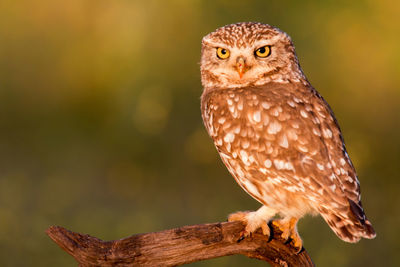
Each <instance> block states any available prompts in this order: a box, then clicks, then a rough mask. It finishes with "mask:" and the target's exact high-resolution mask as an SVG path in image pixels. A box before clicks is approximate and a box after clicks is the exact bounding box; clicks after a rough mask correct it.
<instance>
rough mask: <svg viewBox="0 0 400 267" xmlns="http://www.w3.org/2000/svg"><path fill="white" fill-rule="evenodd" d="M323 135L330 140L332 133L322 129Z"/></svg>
mask: <svg viewBox="0 0 400 267" xmlns="http://www.w3.org/2000/svg"><path fill="white" fill-rule="evenodd" d="M323 134H324V137H325V138H331V137H332V131H331V130H329V129H327V128H325V129H323Z"/></svg>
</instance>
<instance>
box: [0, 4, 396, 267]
mask: <svg viewBox="0 0 400 267" xmlns="http://www.w3.org/2000/svg"><path fill="white" fill-rule="evenodd" d="M399 3H400V2H399V1H389V0H384V1H378V0H375V1H372V0H370V1H344V0H341V1H308V0H306V1H294V0H293V1H277V0H276V1H265V0H264V1H263V0H259V1H228V0H220V1H200V0H180V1H178V0H169V1H161V0H160V1H155V0H152V1H128V0H125V1H122V0H114V1H105V0H96V1H93V0H92V1H88V0H68V1H59V0H58V1H57V0H40V1H33V0H31V1H29V0H19V1H15V0H3V1H1V2H0V265H2V266H71V265H73V264H74V261H73V259H72V258H71V257H70V256H69V255H67V254H66V253H64V252H63V251H61V249H59V248H58V247H57V246H56V245H55V244H54V243H53V242H52V241H50V239H49V238H48V237H47V236H46V235H45V233H44V231H45V230H46V228H47V227H48V226H50V225H62V226H64V227H66V228H68V229H71V230H73V231H77V232H82V233H88V234H91V235H94V236H97V237H99V238H102V239H105V240H111V239H118V238H122V237H126V236H129V235H131V234H134V233H141V232H151V231H159V230H163V229H168V228H173V227H179V226H183V225H190V224H197V223H206V222H216V221H224V220H226V217H227V215H228V214H229V213H231V212H234V211H237V210H249V209H257V208H258V207H259V204H258V203H257V202H256V201H255V200H253V199H252V198H251V197H250V196H248V195H247V194H246V193H245V192H244V191H243V190H242V189H240V188H239V186H238V185H237V184H236V183H235V182H234V180H233V178H232V177H231V176H230V175H229V173H228V171H227V170H226V168H225V167H224V166H223V164H222V163H221V161H220V159H219V157H218V155H217V152H216V151H215V149H214V147H213V145H212V142H211V140H210V139H209V138H208V136H207V134H206V132H205V130H204V128H203V125H202V121H201V116H200V107H199V105H200V104H199V102H200V100H199V99H200V95H201V91H202V88H201V84H200V73H199V60H200V47H201V44H200V42H201V38H202V37H203V36H204V35H206V34H207V33H209V32H211V31H213V30H214V29H216V28H217V27H220V26H223V25H226V24H230V23H234V22H240V21H259V22H263V23H268V24H271V25H274V26H277V27H279V28H280V29H282V30H283V31H285V32H287V33H288V34H289V35H291V36H292V39H293V41H294V44H295V46H296V49H297V54H298V57H299V60H300V63H301V65H302V67H303V70H304V72H305V74H306V75H307V77H308V79H309V80H310V81H311V83H312V84H313V86H314V87H315V88H316V89H317V90H318V91H319V92H320V93H321V94H322V95H323V96H324V97H325V98H326V100H327V101H328V102H329V103H330V105H331V107H332V108H333V110H334V112H335V114H336V116H337V118H338V121H339V123H340V125H341V128H342V130H343V133H344V137H345V141H346V143H347V148H348V151H349V154H350V156H351V158H352V160H353V162H354V165H355V166H356V169H357V171H358V174H359V179H360V181H361V189H362V193H363V194H362V200H363V204H364V207H365V209H366V212H367V216H368V217H369V219H370V220H371V222H372V223H373V225H374V227H375V229H376V231H377V238H376V239H374V240H362V241H361V242H360V243H358V244H347V243H344V242H343V241H341V240H339V239H338V238H337V237H336V236H335V235H334V233H333V232H332V231H331V230H330V229H329V227H328V226H327V224H326V223H325V222H324V221H323V220H322V219H321V218H320V217H315V218H312V217H306V218H304V219H303V220H301V221H300V225H299V228H300V233H301V236H302V237H303V240H304V245H305V247H306V249H307V250H308V251H309V253H310V255H311V257H312V258H313V260H314V261H315V263H316V265H317V266H400V257H399V252H398V251H399V249H400V245H399V244H400V242H399V241H400V233H399V225H400V212H399V211H400V210H399V206H400V192H399V191H400V190H399V188H400V182H399V181H400V177H399V170H400V167H399V166H400V120H399V117H400V105H399V100H400V97H399V96H400V86H399V84H400V75H399V74H400V52H399V50H400V49H399V48H400V44H399V40H400V23H399V21H400V18H399V16H400V15H399V14H400V4H399ZM192 266H265V264H264V263H262V262H259V261H256V260H250V259H247V258H245V257H242V256H232V257H225V258H221V259H216V260H210V261H204V262H200V263H196V264H193V265H192Z"/></svg>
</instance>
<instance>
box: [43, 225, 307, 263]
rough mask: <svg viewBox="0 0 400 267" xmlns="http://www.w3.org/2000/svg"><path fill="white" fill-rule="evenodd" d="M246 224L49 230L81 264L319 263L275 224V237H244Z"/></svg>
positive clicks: (53, 228) (257, 233) (257, 235)
mask: <svg viewBox="0 0 400 267" xmlns="http://www.w3.org/2000/svg"><path fill="white" fill-rule="evenodd" d="M243 229H244V226H243V225H242V224H241V223H240V222H223V223H212V224H199V225H192V226H184V227H180V228H176V229H170V230H165V231H161V232H156V233H146V234H137V235H133V236H131V237H127V238H124V239H120V240H115V241H102V240H100V239H98V238H96V237H92V236H89V235H83V234H79V233H74V232H71V231H69V230H66V229H65V228H63V227H59V226H52V227H50V228H48V229H47V231H46V232H47V234H48V236H49V237H50V238H51V239H53V241H54V242H56V243H57V244H58V245H59V246H60V247H61V248H62V249H63V250H65V251H66V252H67V253H69V254H70V255H72V256H73V257H74V258H75V260H76V261H77V262H78V263H79V266H81V267H87V266H177V265H182V264H186V263H191V262H195V261H200V260H206V259H212V258H217V257H222V256H227V255H233V254H242V255H245V256H247V257H250V258H256V259H259V260H264V261H267V262H269V263H270V264H271V266H304V267H309V266H314V264H313V262H312V260H311V258H310V257H309V255H308V254H307V252H306V251H305V250H304V249H303V250H302V251H301V252H300V253H299V254H296V248H293V247H291V245H290V244H285V242H284V241H283V240H282V239H281V238H280V233H279V231H278V229H276V228H274V227H273V226H272V229H273V234H272V237H273V238H271V239H270V240H269V239H268V237H266V236H264V235H262V234H261V232H256V233H255V234H253V235H252V236H251V237H247V238H245V239H243V240H242V241H240V242H238V239H239V235H240V232H241V231H242V230H243ZM271 232H272V231H271Z"/></svg>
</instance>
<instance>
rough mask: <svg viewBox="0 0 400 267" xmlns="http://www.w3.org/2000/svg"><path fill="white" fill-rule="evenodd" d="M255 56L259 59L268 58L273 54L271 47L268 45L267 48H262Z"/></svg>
mask: <svg viewBox="0 0 400 267" xmlns="http://www.w3.org/2000/svg"><path fill="white" fill-rule="evenodd" d="M254 54H255V55H256V56H257V57H268V56H269V55H270V54H271V46H269V45H266V46H263V47H260V48H258V49H257V50H256V51H255V52H254Z"/></svg>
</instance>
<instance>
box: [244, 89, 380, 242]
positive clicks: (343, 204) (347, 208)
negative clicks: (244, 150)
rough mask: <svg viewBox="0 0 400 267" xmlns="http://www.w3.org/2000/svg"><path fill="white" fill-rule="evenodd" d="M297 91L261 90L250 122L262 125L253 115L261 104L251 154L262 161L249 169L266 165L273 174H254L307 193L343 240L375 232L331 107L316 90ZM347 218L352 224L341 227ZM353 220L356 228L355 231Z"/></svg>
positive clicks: (258, 161)
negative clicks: (365, 209)
mask: <svg viewBox="0 0 400 267" xmlns="http://www.w3.org/2000/svg"><path fill="white" fill-rule="evenodd" d="M292 89H293V88H291V90H290V91H289V90H287V89H285V88H284V87H283V88H280V90H274V91H275V92H279V94H271V92H268V91H267V93H261V94H258V95H257V99H258V100H259V101H260V103H261V105H259V106H258V107H257V106H256V105H253V107H248V110H247V114H250V115H248V117H250V118H251V117H252V116H253V121H252V120H251V119H250V120H248V121H247V125H248V126H250V125H252V124H253V125H257V123H254V114H258V111H260V109H261V108H262V112H260V114H261V115H260V116H261V118H260V122H261V121H263V122H264V123H263V127H262V128H258V129H257V127H254V126H253V129H255V131H256V133H257V134H258V135H259V137H260V138H258V142H259V144H258V149H254V150H253V151H252V152H250V154H252V155H255V157H256V158H257V160H256V161H254V165H253V164H252V166H249V167H250V168H249V169H250V170H251V171H253V172H256V171H257V170H258V172H260V171H261V172H262V171H263V169H264V170H266V171H267V172H268V174H269V177H268V176H264V178H261V177H262V176H260V175H257V176H254V177H259V178H260V179H273V180H274V182H278V183H280V186H282V187H285V188H286V189H287V190H289V191H292V192H304V194H302V195H303V196H304V197H305V198H308V199H309V200H310V201H312V202H314V203H316V206H317V207H318V208H317V209H318V211H319V212H320V213H321V215H322V216H323V217H324V218H325V219H326V220H327V222H328V224H329V225H330V226H331V227H332V229H334V231H335V232H336V233H337V234H338V235H339V237H341V238H342V239H345V240H347V241H350V242H354V241H356V240H358V239H359V236H362V234H363V235H364V236H366V237H368V236H369V237H371V236H373V235H374V234H375V233H374V231H373V229H372V227H371V225H370V223H369V222H368V220H367V219H366V217H365V214H364V211H363V208H362V205H361V201H360V186H359V182H358V179H357V175H356V172H355V169H354V167H353V164H352V162H351V160H350V158H349V156H348V154H347V152H346V148H345V145H344V141H343V138H342V135H341V131H340V128H339V125H338V123H337V121H336V119H335V117H334V115H333V113H332V111H331V109H330V107H329V105H328V104H327V103H326V101H325V100H324V99H323V98H322V97H321V96H320V95H319V94H318V93H317V92H316V91H315V90H314V89H313V88H310V87H303V88H297V90H292ZM263 92H264V91H263ZM293 92H295V93H293ZM263 103H264V104H263ZM257 116H258V115H256V117H257ZM253 141H255V142H257V139H253ZM263 146H264V148H263V149H260V147H263ZM255 147H257V146H255ZM268 152H269V153H268ZM268 167H269V168H268ZM271 174H272V175H271ZM332 210H334V211H335V212H334V213H332ZM345 219H347V220H348V221H349V222H348V223H347V225H346V226H343V225H342V227H338V226H337V224H338V223H342V224H343V221H345ZM349 224H351V226H354V224H356V226H354V227H353V229H351V228H349V226H348V225H349ZM348 232H351V233H350V234H349V233H348ZM360 232H361V233H362V234H360ZM356 233H358V235H357V234H356Z"/></svg>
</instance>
